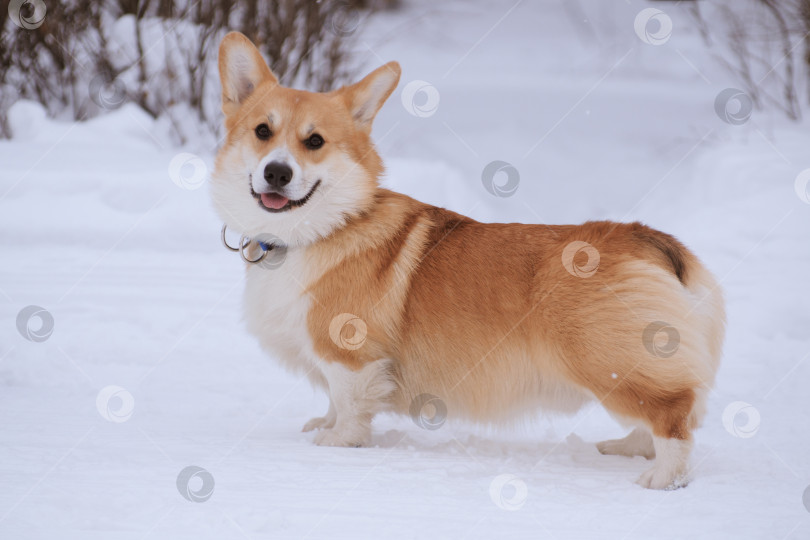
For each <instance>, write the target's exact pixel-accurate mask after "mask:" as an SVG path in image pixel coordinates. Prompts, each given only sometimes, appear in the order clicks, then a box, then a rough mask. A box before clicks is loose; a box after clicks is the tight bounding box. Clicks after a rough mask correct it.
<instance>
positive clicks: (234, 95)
mask: <svg viewBox="0 0 810 540" xmlns="http://www.w3.org/2000/svg"><path fill="white" fill-rule="evenodd" d="M219 79H220V81H221V82H222V112H223V113H225V116H230V115H232V114H233V113H235V112H236V111H237V110H238V109H239V106H240V105H241V104H242V103H243V102H244V101H245V99H246V98H247V97H248V96H249V95H250V94H252V93H253V91H254V90H256V88H258V87H259V85H260V84H262V83H263V82H266V81H271V82H272V83H273V84H278V79H277V78H276V76H275V75H273V72H272V71H270V68H269V67H267V62H265V61H264V58H262V55H261V53H260V52H259V49H257V48H256V46H255V45H254V44H253V43H252V42H251V41H250V40H249V39H248V38H247V36H245V35H244V34H241V33H239V32H230V33H229V34H228V35H226V36H225V37H224V38H222V43H220V45H219Z"/></svg>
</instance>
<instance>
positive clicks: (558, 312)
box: [211, 33, 725, 489]
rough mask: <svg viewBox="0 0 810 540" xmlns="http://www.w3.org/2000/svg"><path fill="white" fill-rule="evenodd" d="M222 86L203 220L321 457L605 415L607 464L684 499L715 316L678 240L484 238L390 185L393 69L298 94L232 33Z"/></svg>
mask: <svg viewBox="0 0 810 540" xmlns="http://www.w3.org/2000/svg"><path fill="white" fill-rule="evenodd" d="M219 74H220V78H221V83H222V111H223V113H224V117H225V128H226V130H227V137H226V139H225V142H224V143H223V145H222V147H221V149H220V150H219V152H218V154H217V157H216V164H215V168H214V171H213V173H212V175H211V192H212V196H213V201H214V206H215V208H216V210H217V212H218V214H219V216H220V217H221V218H222V220H223V221H224V223H225V225H226V227H227V228H229V229H231V230H232V231H236V232H237V233H239V234H241V235H243V236H242V240H241V241H240V245H239V246H237V248H235V249H237V250H240V251H242V254H243V257H244V258H245V259H246V260H247V261H248V264H247V265H246V266H247V270H246V286H245V292H244V308H245V317H246V322H247V328H248V330H249V331H250V332H251V333H252V334H254V335H255V336H256V338H258V340H259V343H260V344H261V346H262V348H263V349H264V350H265V351H266V352H268V353H269V354H270V355H272V356H273V357H275V358H278V359H279V360H280V361H281V362H282V363H283V364H284V366H285V367H286V368H288V369H290V370H292V371H294V372H297V373H300V374H302V375H306V377H308V379H309V380H310V381H311V382H312V383H313V384H314V385H316V386H317V387H320V388H322V389H323V390H325V391H326V392H327V394H328V396H329V402H330V405H329V410H328V411H327V412H326V414H325V416H323V417H318V418H313V419H312V420H310V421H309V422H307V423H306V425H305V426H304V428H303V429H304V431H312V430H317V433H316V435H315V443H316V444H319V445H330V446H351V447H353V446H363V445H368V444H369V443H370V442H371V422H372V418H373V417H374V416H375V415H376V414H377V413H379V412H381V411H391V412H395V413H401V414H405V415H411V416H413V417H414V419H415V420H417V417H419V419H420V423H421V424H422V425H423V426H425V425H426V426H427V427H428V428H430V427H436V425H441V424H440V422H441V421H443V420H444V417H445V416H446V417H447V418H459V419H467V420H472V421H476V422H483V423H487V424H498V423H504V422H508V421H510V420H512V419H515V418H516V417H520V416H521V415H526V414H532V413H535V412H536V411H538V410H539V409H543V410H548V411H560V412H564V413H573V412H575V411H577V410H579V409H580V408H581V407H582V406H583V404H585V403H588V402H589V401H592V400H598V401H599V402H600V403H601V404H602V405H603V406H604V407H605V409H606V410H607V411H608V412H609V413H610V414H611V416H613V417H614V418H615V419H617V420H618V421H619V423H620V424H622V425H624V426H625V427H627V428H633V430H632V432H631V433H630V434H629V435H628V436H626V437H625V438H623V439H617V440H611V441H605V442H602V443H599V444H598V445H597V447H598V450H599V451H600V452H602V453H603V454H618V455H624V456H636V455H639V456H644V457H645V458H648V459H651V460H652V459H654V462H653V465H652V467H651V468H650V469H649V470H648V471H646V472H645V473H644V474H642V476H641V477H640V478H639V479H638V483H639V484H640V485H642V486H643V487H646V488H653V489H672V488H676V487H680V486H683V485H686V483H687V481H688V478H689V465H688V458H689V454H690V451H691V448H692V445H693V433H694V431H695V429H696V428H697V427H698V426H699V425H700V422H701V420H702V418H703V416H704V414H705V412H706V400H707V394H708V392H709V390H710V388H711V387H712V385H713V383H714V378H715V374H716V372H717V369H718V364H719V361H720V356H721V348H722V343H723V336H724V328H725V314H724V302H723V298H722V293H721V291H720V288H719V286H718V283H717V282H716V281H715V279H714V278H713V277H712V275H711V274H710V273H709V271H708V270H706V268H705V267H704V266H703V265H702V264H701V263H700V262H699V261H698V259H697V258H696V257H695V255H693V254H692V253H691V252H690V251H689V250H688V249H687V248H686V247H684V246H683V244H681V243H680V242H679V241H678V240H676V239H675V238H674V237H672V236H670V235H668V234H665V233H662V232H659V231H656V230H654V229H651V228H649V227H646V226H644V225H642V224H640V223H614V222H608V221H599V222H588V223H585V224H583V225H559V226H558V225H526V224H516V223H509V224H501V223H479V222H477V221H475V220H473V219H470V218H468V217H465V216H463V215H460V214H457V213H455V212H451V211H449V210H445V209H443V208H437V207H435V206H431V205H429V204H425V203H422V202H419V201H417V200H414V199H412V198H411V197H408V196H406V195H402V194H400V193H395V192H393V191H390V190H387V189H383V188H381V187H380V186H379V180H380V177H381V175H382V173H383V163H382V160H381V159H380V156H379V155H378V154H377V152H376V151H375V147H374V145H373V143H372V140H371V127H372V122H373V120H374V117H375V116H376V114H377V112H378V111H379V109H380V108H381V107H382V105H383V103H384V102H385V101H386V99H387V98H388V97H389V96H390V95H391V93H392V92H393V91H394V89H395V88H396V86H397V84H398V82H399V78H400V67H399V64H397V63H396V62H391V63H389V64H386V65H384V66H382V67H380V68H378V69H377V70H375V71H373V72H372V73H370V74H369V75H368V76H366V77H365V78H364V79H362V80H361V81H359V82H357V83H355V84H352V85H349V86H345V87H342V88H340V89H338V90H335V91H332V92H328V93H313V92H306V91H302V90H295V89H291V88H286V87H283V86H281V85H280V84H279V82H278V79H277V78H276V77H275V75H274V74H273V73H272V71H271V70H270V68H269V67H268V65H267V63H266V62H265V61H264V59H263V58H262V56H261V54H260V53H259V51H258V50H257V49H256V47H255V46H254V45H253V43H251V42H250V40H249V39H248V38H246V37H245V36H244V35H242V34H239V33H230V34H228V35H227V36H225V38H224V39H223V41H222V43H221V45H220V50H219ZM224 230H225V229H223V238H224V234H225V233H224ZM250 262H254V263H253V264H250ZM425 411H427V412H425ZM431 411H432V412H431ZM439 416H441V418H438V417H439ZM422 421H423V422H422ZM431 422H433V424H431Z"/></svg>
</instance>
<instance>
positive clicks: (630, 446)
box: [596, 428, 655, 459]
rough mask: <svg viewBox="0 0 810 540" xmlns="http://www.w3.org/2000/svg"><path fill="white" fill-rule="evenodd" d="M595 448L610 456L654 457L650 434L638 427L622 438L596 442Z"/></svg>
mask: <svg viewBox="0 0 810 540" xmlns="http://www.w3.org/2000/svg"><path fill="white" fill-rule="evenodd" d="M596 449H597V450H599V452H601V453H602V454H607V455H611V456H628V457H633V456H643V457H645V458H647V459H653V458H654V457H655V446H654V445H653V438H652V435H650V433H649V432H647V431H644V430H641V429H638V428H637V429H634V430H633V431H632V432H630V434H629V435H628V436H627V437H625V438H623V439H611V440H609V441H602V442H600V443H596Z"/></svg>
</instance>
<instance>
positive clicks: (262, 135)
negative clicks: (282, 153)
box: [256, 124, 273, 141]
mask: <svg viewBox="0 0 810 540" xmlns="http://www.w3.org/2000/svg"><path fill="white" fill-rule="evenodd" d="M272 134H273V132H272V131H270V126H268V125H267V124H259V125H258V126H256V137H258V138H259V139H261V140H263V141H266V140H267V139H269V138H270V135H272Z"/></svg>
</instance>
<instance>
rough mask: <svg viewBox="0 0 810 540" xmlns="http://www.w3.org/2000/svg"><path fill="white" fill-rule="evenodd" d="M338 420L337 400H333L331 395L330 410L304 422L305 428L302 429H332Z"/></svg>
mask: <svg viewBox="0 0 810 540" xmlns="http://www.w3.org/2000/svg"><path fill="white" fill-rule="evenodd" d="M327 392H328V390H327ZM336 420H337V411H336V410H335V402H334V401H332V398H331V396H330V398H329V410H328V411H326V416H316V417H315V418H311V419H310V420H309V422H307V423H306V424H304V429H302V430H301V431H304V432H306V431H312V430H314V429H330V428H332V427H334V425H335V421H336Z"/></svg>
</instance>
